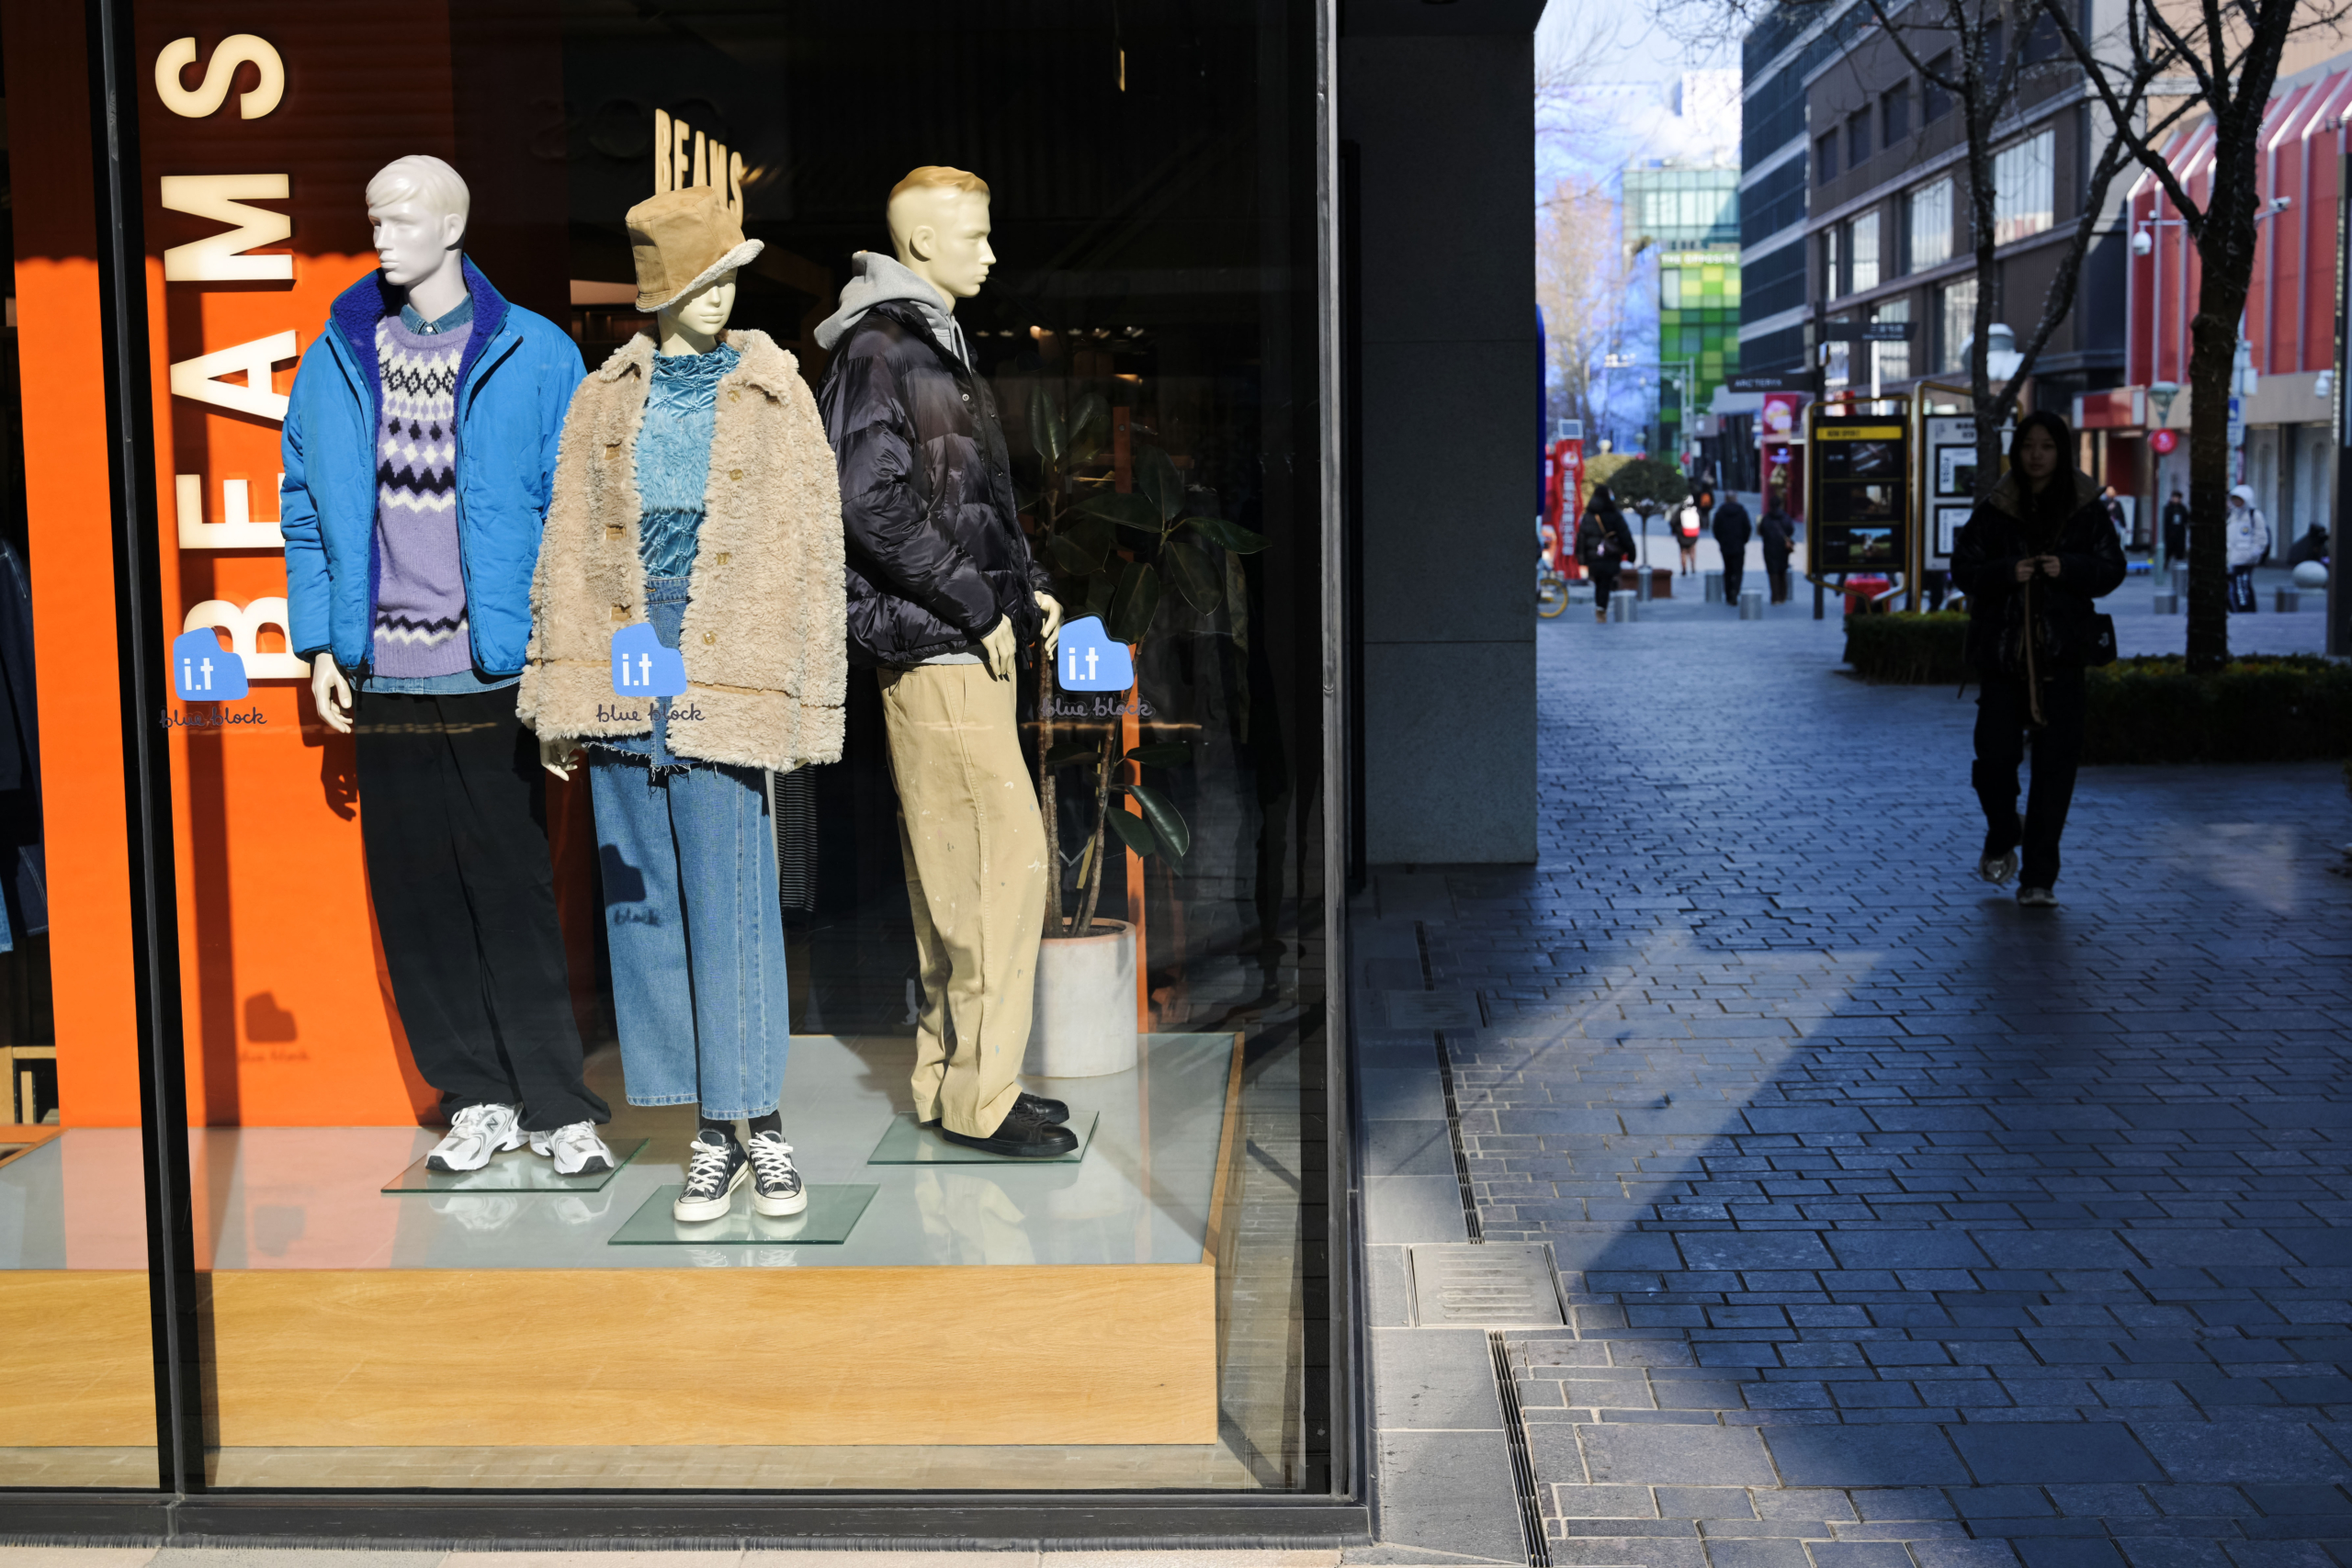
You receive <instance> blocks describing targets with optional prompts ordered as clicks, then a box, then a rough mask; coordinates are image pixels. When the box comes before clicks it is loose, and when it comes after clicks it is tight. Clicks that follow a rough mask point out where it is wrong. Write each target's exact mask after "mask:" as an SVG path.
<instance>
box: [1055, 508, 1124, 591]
mask: <svg viewBox="0 0 2352 1568" xmlns="http://www.w3.org/2000/svg"><path fill="white" fill-rule="evenodd" d="M1111 540H1112V535H1111V525H1109V524H1107V523H1104V522H1102V521H1100V520H1099V519H1095V518H1086V519H1083V520H1081V521H1080V522H1079V523H1076V524H1074V525H1070V526H1069V527H1066V528H1063V529H1062V530H1060V531H1059V532H1058V533H1057V534H1055V536H1053V538H1052V539H1051V540H1050V541H1048V543H1047V545H1046V548H1047V549H1048V550H1049V551H1050V552H1051V553H1052V556H1053V563H1054V565H1055V566H1057V567H1058V568H1060V569H1061V570H1063V571H1066V572H1068V573H1069V574H1070V575H1071V576H1072V577H1089V576H1091V575H1092V574H1094V573H1095V572H1098V571H1100V570H1103V558H1105V557H1106V556H1108V555H1109V554H1110V553H1111Z"/></svg>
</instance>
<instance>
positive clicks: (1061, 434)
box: [1046, 392, 1069, 463]
mask: <svg viewBox="0 0 2352 1568" xmlns="http://www.w3.org/2000/svg"><path fill="white" fill-rule="evenodd" d="M1046 438H1047V439H1048V440H1050V441H1052V442H1053V444H1054V461H1056V462H1057V463H1058V462H1060V461H1061V459H1062V454H1064V453H1066V452H1068V451H1069V429H1068V428H1067V427H1066V426H1064V425H1063V423H1062V404H1061V400H1060V399H1059V398H1057V397H1055V396H1054V395H1053V394H1052V393H1051V392H1048V393H1046Z"/></svg>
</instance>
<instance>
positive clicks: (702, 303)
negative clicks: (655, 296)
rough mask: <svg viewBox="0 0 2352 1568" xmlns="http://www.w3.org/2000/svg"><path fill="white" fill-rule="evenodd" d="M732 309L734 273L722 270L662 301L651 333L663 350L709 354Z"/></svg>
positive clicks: (725, 327) (733, 311) (665, 351)
mask: <svg viewBox="0 0 2352 1568" xmlns="http://www.w3.org/2000/svg"><path fill="white" fill-rule="evenodd" d="M734 313H735V274H734V273H733V272H731V271H729V272H722V273H720V274H719V275H718V276H717V277H714V278H712V279H711V280H710V281H709V282H708V283H706V284H704V285H703V286H702V287H701V288H696V289H694V290H692V291H691V292H689V293H687V294H684V295H682V296H681V297H680V298H679V299H676V300H675V301H674V302H673V303H671V304H668V305H664V306H663V307H662V310H661V313H660V314H659V315H658V316H656V317H655V318H654V321H655V322H656V325H655V328H654V334H653V335H654V336H655V337H656V338H658V339H659V340H661V344H662V353H664V354H708V353H709V352H710V351H711V349H712V347H713V346H714V345H716V344H718V334H719V333H722V332H724V331H725V330H726V329H727V318H728V317H729V316H731V315H733V314H734Z"/></svg>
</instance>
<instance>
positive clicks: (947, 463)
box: [817, 257, 1049, 668]
mask: <svg viewBox="0 0 2352 1568" xmlns="http://www.w3.org/2000/svg"><path fill="white" fill-rule="evenodd" d="M877 259H880V260H883V261H887V260H888V258H887V257H885V258H877ZM867 265H868V267H869V268H871V266H872V263H871V261H870V260H869V262H868V264H867ZM853 287H854V285H853ZM925 314H926V313H925V312H924V311H923V310H922V309H921V308H920V307H919V306H918V305H917V304H916V303H915V302H914V301H911V300H907V299H883V300H881V301H880V302H878V303H876V304H874V305H872V306H870V307H868V308H867V309H866V310H865V311H864V312H863V313H862V314H860V315H859V316H858V317H857V319H856V321H855V323H854V325H852V326H851V327H850V328H849V329H848V331H847V332H845V333H842V336H841V337H840V338H839V340H838V346H836V347H835V348H834V350H833V356H832V361H831V365H830V366H828V367H827V369H826V372H825V384H824V387H823V389H821V390H820V392H819V393H818V397H817V401H818V407H819V409H820V411H821V412H823V414H824V416H825V434H826V436H827V437H828V438H829V439H830V440H831V442H832V445H833V452H834V455H835V457H837V459H838V461H839V464H840V470H841V485H842V525H843V526H844V527H845V528H846V530H847V532H848V542H849V551H848V556H849V578H848V617H849V649H850V658H851V659H852V660H854V661H855V662H857V663H860V664H879V665H888V666H894V667H901V668H903V667H905V666H909V665H915V664H921V663H922V662H923V661H924V660H928V659H933V658H935V657H937V656H939V655H941V654H956V653H967V652H971V651H973V650H974V649H977V647H978V644H979V642H980V639H981V638H982V637H986V636H987V635H988V633H989V630H990V629H991V628H993V627H994V626H996V624H997V622H998V621H999V620H1001V619H1002V618H1003V617H1005V616H1008V615H1009V616H1011V617H1012V625H1013V629H1014V630H1015V631H1016V632H1017V633H1018V634H1019V635H1020V637H1021V640H1022V641H1023V642H1024V643H1025V642H1028V641H1030V640H1031V639H1033V638H1034V637H1036V636H1037V633H1038V630H1039V626H1040V625H1041V621H1042V616H1041V615H1040V612H1039V610H1038V606H1037V603H1036V597H1035V596H1036V595H1037V594H1038V593H1040V592H1045V591H1046V588H1047V587H1048V586H1049V584H1048V581H1047V579H1046V573H1045V572H1044V570H1042V569H1040V568H1039V567H1038V565H1037V564H1036V562H1035V560H1033V559H1032V558H1030V555H1029V541H1028V540H1027V538H1025V537H1024V536H1023V534H1022V532H1021V524H1020V521H1019V511H1018V503H1017V502H1015V501H1014V500H1013V494H1012V467H1011V464H1010V463H1009V461H1008V460H1007V458H1006V456H1005V446H1004V430H1003V427H1002V425H1001V424H1000V423H998V421H997V412H996V400H995V398H994V397H993V396H992V395H991V394H990V392H989V385H988V382H987V380H986V379H985V378H982V377H980V376H978V375H976V374H974V373H973V372H972V370H971V369H970V367H968V366H967V364H966V363H965V361H964V359H963V358H962V356H961V355H958V354H957V353H956V352H955V350H954V349H952V348H950V347H948V346H946V345H944V344H941V343H940V341H939V339H938V337H937V335H936V334H935V333H933V329H932V327H931V325H930V323H929V322H928V321H926V320H925V319H924V318H925ZM958 335H959V336H960V334H958Z"/></svg>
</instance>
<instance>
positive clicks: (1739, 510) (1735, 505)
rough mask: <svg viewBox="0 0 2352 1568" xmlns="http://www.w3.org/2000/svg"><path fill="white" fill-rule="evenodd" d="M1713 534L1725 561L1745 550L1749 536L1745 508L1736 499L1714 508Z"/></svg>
mask: <svg viewBox="0 0 2352 1568" xmlns="http://www.w3.org/2000/svg"><path fill="white" fill-rule="evenodd" d="M1714 532H1715V543H1716V544H1718V545H1720V546H1722V547H1723V551H1724V558H1726V559H1728V558H1730V557H1731V556H1732V555H1733V554H1734V553H1736V552H1737V551H1740V550H1744V549H1746V548H1747V541H1748V538H1749V534H1748V525H1747V508H1746V507H1745V506H1742V505H1741V504H1740V503H1739V501H1738V498H1736V497H1734V498H1733V499H1731V500H1729V501H1726V502H1724V503H1723V504H1722V505H1721V506H1718V507H1716V508H1715V530H1714Z"/></svg>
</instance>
